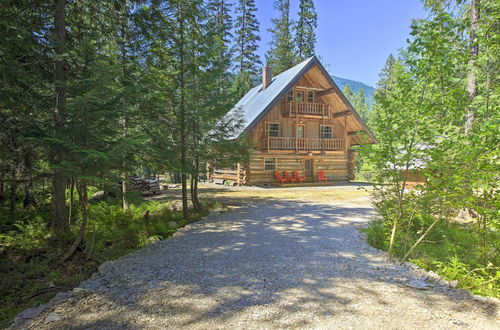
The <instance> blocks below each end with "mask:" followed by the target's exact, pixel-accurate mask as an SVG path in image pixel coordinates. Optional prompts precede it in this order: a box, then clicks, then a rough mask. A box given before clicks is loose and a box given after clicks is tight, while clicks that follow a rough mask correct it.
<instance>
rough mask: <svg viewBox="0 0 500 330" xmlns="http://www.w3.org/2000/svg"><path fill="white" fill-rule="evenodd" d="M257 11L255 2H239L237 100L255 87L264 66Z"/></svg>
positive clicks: (243, 0)
mask: <svg viewBox="0 0 500 330" xmlns="http://www.w3.org/2000/svg"><path fill="white" fill-rule="evenodd" d="M256 11H257V8H256V7H255V1H254V0H239V1H238V6H237V7H236V11H235V13H236V22H235V61H236V77H235V79H234V84H233V91H234V94H235V97H236V98H241V97H242V96H243V95H244V94H245V93H246V92H247V91H248V90H249V89H250V88H251V87H252V86H253V81H254V79H255V78H256V77H257V76H258V75H259V72H260V70H259V66H260V65H261V64H262V63H261V61H260V59H259V56H258V55H257V49H258V47H259V44H258V43H259V41H260V36H259V21H258V20H257V17H256V16H255V12H256Z"/></svg>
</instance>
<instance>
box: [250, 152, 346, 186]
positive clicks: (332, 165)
mask: <svg viewBox="0 0 500 330" xmlns="http://www.w3.org/2000/svg"><path fill="white" fill-rule="evenodd" d="M264 157H275V158H277V169H276V170H277V171H279V172H280V173H282V172H284V171H288V172H290V173H291V172H293V171H297V172H299V174H300V175H301V176H302V175H304V174H305V173H304V159H305V158H311V157H307V156H304V155H295V154H274V153H272V152H270V153H267V152H266V153H261V152H259V151H254V152H253V153H252V155H251V157H250V160H249V162H248V164H247V182H246V183H247V184H251V185H254V184H260V183H277V182H278V181H277V180H276V179H275V178H274V171H265V170H264ZM312 158H313V159H314V178H315V180H316V179H317V176H318V172H319V171H324V172H325V175H326V176H333V181H347V180H348V178H349V166H348V157H347V154H345V153H339V154H329V155H315V156H312Z"/></svg>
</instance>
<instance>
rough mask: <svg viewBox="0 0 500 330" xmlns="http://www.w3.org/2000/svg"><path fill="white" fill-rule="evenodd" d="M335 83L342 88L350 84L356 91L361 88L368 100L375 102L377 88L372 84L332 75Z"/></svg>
mask: <svg viewBox="0 0 500 330" xmlns="http://www.w3.org/2000/svg"><path fill="white" fill-rule="evenodd" d="M332 78H333V80H334V81H335V83H336V84H337V85H338V86H339V88H340V89H341V90H343V89H344V87H345V85H349V87H351V89H352V90H353V92H354V93H357V92H358V90H359V89H362V90H363V92H364V93H365V97H366V102H368V103H370V104H372V103H373V94H374V93H375V88H373V87H372V86H368V85H367V84H364V83H362V82H359V81H354V80H350V79H345V78H340V77H337V76H332Z"/></svg>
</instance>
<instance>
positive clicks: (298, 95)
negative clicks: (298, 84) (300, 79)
mask: <svg viewBox="0 0 500 330" xmlns="http://www.w3.org/2000/svg"><path fill="white" fill-rule="evenodd" d="M295 101H297V102H299V103H300V102H304V92H303V91H296V92H295Z"/></svg>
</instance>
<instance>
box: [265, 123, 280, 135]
mask: <svg viewBox="0 0 500 330" xmlns="http://www.w3.org/2000/svg"><path fill="white" fill-rule="evenodd" d="M267 136H280V124H277V123H267Z"/></svg>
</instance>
